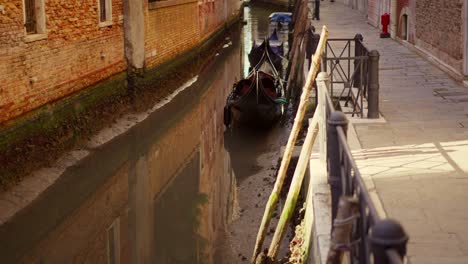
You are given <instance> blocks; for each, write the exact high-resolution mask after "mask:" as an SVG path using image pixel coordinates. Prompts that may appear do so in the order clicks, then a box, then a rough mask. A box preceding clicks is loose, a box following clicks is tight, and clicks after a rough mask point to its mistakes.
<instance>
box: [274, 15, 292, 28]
mask: <svg viewBox="0 0 468 264" xmlns="http://www.w3.org/2000/svg"><path fill="white" fill-rule="evenodd" d="M269 19H270V24H275V25H277V27H278V28H281V27H287V28H288V27H289V25H290V24H291V22H292V13H289V12H275V13H271V14H270V16H269Z"/></svg>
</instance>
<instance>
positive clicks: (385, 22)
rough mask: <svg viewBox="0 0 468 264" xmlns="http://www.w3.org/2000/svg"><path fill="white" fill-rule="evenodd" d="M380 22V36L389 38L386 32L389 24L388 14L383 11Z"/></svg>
mask: <svg viewBox="0 0 468 264" xmlns="http://www.w3.org/2000/svg"><path fill="white" fill-rule="evenodd" d="M380 23H381V24H382V33H380V37H381V38H389V37H390V33H388V25H390V15H389V14H387V13H385V14H383V15H382V17H380Z"/></svg>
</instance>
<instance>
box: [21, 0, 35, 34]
mask: <svg viewBox="0 0 468 264" xmlns="http://www.w3.org/2000/svg"><path fill="white" fill-rule="evenodd" d="M24 9H25V10H24V12H25V14H26V19H25V20H26V21H25V23H24V26H25V27H26V33H28V34H36V33H37V30H36V1H35V0H25V3H24Z"/></svg>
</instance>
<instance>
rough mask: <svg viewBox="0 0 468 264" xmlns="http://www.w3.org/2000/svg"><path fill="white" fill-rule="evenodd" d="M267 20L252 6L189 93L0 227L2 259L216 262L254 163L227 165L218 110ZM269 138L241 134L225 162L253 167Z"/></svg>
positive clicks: (265, 30)
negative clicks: (240, 182)
mask: <svg viewBox="0 0 468 264" xmlns="http://www.w3.org/2000/svg"><path fill="white" fill-rule="evenodd" d="M273 11H277V10H271V9H268V8H266V9H265V8H263V7H255V6H252V7H248V8H247V9H246V14H247V15H246V16H247V20H248V21H249V22H248V24H247V26H245V27H244V28H243V30H242V35H241V33H240V32H237V33H236V34H237V35H235V34H234V35H233V36H231V40H232V43H233V45H232V46H230V47H227V48H225V49H223V51H221V52H220V53H219V56H217V57H215V58H214V59H213V60H211V62H210V64H208V65H206V66H205V67H204V69H203V71H202V72H200V73H199V78H198V80H197V81H196V82H195V83H194V84H193V85H191V86H190V87H188V88H187V89H185V90H183V91H181V92H180V93H179V94H177V96H175V97H174V98H173V100H172V101H171V102H169V103H167V104H165V105H164V106H163V107H161V108H160V109H158V110H157V111H156V112H154V113H152V114H150V115H149V116H148V117H147V118H146V120H145V121H143V122H141V123H139V124H138V125H137V126H135V127H133V128H131V129H130V130H129V131H127V132H126V133H124V134H121V135H120V136H118V137H116V138H115V139H113V140H112V141H110V142H108V143H106V144H105V145H103V146H102V147H100V148H97V149H93V150H92V152H91V154H90V155H88V156H87V157H86V158H84V159H83V160H82V161H81V162H80V163H79V164H77V165H76V166H73V167H70V168H68V169H67V171H66V173H65V175H64V176H63V177H61V178H60V180H58V181H57V183H56V184H55V185H54V187H53V188H50V189H49V190H47V192H46V193H45V194H44V195H42V196H41V197H40V199H38V201H36V202H35V204H34V206H32V207H31V208H30V209H27V210H25V211H24V213H22V214H21V215H19V216H16V218H15V221H14V222H12V223H7V224H5V225H3V226H2V229H1V230H0V237H1V238H2V240H4V241H7V242H8V243H7V242H5V243H1V245H2V248H1V249H0V253H1V254H2V260H4V261H5V262H6V263H10V262H20V263H118V262H119V263H138V264H140V263H142V264H145V263H158V264H159V263H160V264H165V263H171V264H172V263H174V264H177V263H190V264H193V263H219V262H216V261H214V255H215V248H216V247H215V244H216V240H217V238H218V237H219V236H220V234H222V233H223V231H224V230H226V227H227V225H228V224H229V222H230V221H231V220H232V219H233V217H234V215H235V214H234V209H235V207H234V204H235V202H236V192H235V190H236V177H235V173H233V167H234V169H235V172H236V173H239V175H240V176H239V178H242V177H245V176H246V175H247V174H248V173H245V172H243V171H242V168H244V167H246V166H247V167H249V166H251V165H252V164H253V163H242V162H241V163H236V164H235V166H231V157H230V155H229V154H228V152H226V150H225V148H224V144H225V142H224V141H225V137H224V134H223V133H224V125H223V107H224V103H225V99H226V96H227V94H228V92H229V90H230V88H231V87H232V84H233V83H234V82H235V81H236V80H239V79H240V78H241V73H242V69H243V70H244V73H245V69H246V68H248V65H242V63H243V62H248V59H245V58H246V56H247V54H248V51H250V48H251V44H252V41H251V40H252V39H255V38H259V37H262V36H265V35H267V34H268V33H269V32H268V30H269V27H268V15H269V14H270V13H271V12H273ZM240 39H242V42H243V43H244V44H245V45H244V46H243V47H242V49H241V45H240V44H239V42H240V41H239V40H240ZM228 42H230V41H229V40H226V43H228ZM241 57H243V58H244V59H240V58H241ZM276 131H277V130H276ZM275 133H276V132H275V130H274V131H272V132H269V133H267V134H264V133H262V132H259V133H252V132H247V135H249V136H243V137H242V138H240V139H235V143H234V144H232V145H233V146H235V147H234V148H233V152H231V154H233V153H234V154H233V155H236V157H241V158H247V159H249V160H250V161H254V160H255V155H257V154H258V153H259V152H262V151H264V150H265V148H271V147H272V146H271V144H270V143H268V142H271V141H274V142H276V140H277V137H275ZM228 141H229V140H228ZM229 142H231V143H232V141H229ZM265 142H266V143H265ZM275 147H276V146H275ZM237 150H241V151H242V152H241V153H240V154H239V153H238V152H237ZM245 153H249V155H251V156H249V155H243V154H245ZM232 157H234V156H232ZM233 163H234V160H233ZM233 165H234V164H233ZM4 241H2V242H4ZM18 241H20V242H18ZM15 243H16V244H15ZM226 261H227V260H226ZM227 262H229V261H227Z"/></svg>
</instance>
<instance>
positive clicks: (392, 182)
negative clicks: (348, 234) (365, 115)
mask: <svg viewBox="0 0 468 264" xmlns="http://www.w3.org/2000/svg"><path fill="white" fill-rule="evenodd" d="M321 3H322V6H321V15H320V17H321V19H322V20H320V21H319V22H317V21H313V24H314V25H315V27H316V28H317V29H318V30H319V31H320V28H321V25H323V24H326V25H327V26H328V27H329V31H330V37H331V38H353V37H354V35H355V34H356V33H361V34H362V35H363V36H364V43H365V45H366V46H367V47H369V49H377V50H378V51H379V52H380V54H381V57H380V111H381V114H382V115H383V116H384V118H385V120H386V122H385V123H374V124H372V123H371V124H358V123H355V124H353V127H354V130H355V131H356V134H357V137H358V140H359V143H360V146H361V149H360V150H358V149H355V151H354V155H355V158H356V160H357V162H358V165H359V167H360V170H361V172H362V174H363V176H364V177H365V178H366V181H367V182H368V184H369V187H370V189H371V191H372V192H376V193H377V194H378V197H379V199H380V202H381V204H382V206H383V210H384V211H385V213H386V214H387V216H388V217H391V218H396V219H398V220H399V221H400V222H402V224H403V226H404V227H405V229H406V231H407V232H408V234H409V235H410V241H409V248H408V261H409V262H410V263H426V264H427V263H444V264H450V263H468V89H466V88H464V87H463V86H462V85H461V84H460V83H458V82H456V81H454V80H452V79H451V78H450V77H449V76H448V75H447V74H445V73H444V72H443V71H441V70H439V69H438V68H437V67H435V66H433V65H432V64H431V63H429V62H428V61H427V60H426V59H424V58H422V57H420V56H419V55H418V54H417V53H415V52H413V51H412V50H410V49H408V48H406V47H405V46H403V45H401V44H399V43H398V42H396V41H394V40H392V39H380V38H379V31H378V30H377V29H376V28H374V27H372V26H370V25H369V24H367V22H366V18H365V14H362V13H360V12H358V11H356V10H353V9H351V8H349V7H347V6H344V5H342V4H340V3H336V2H335V3H329V2H328V1H324V2H321Z"/></svg>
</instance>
